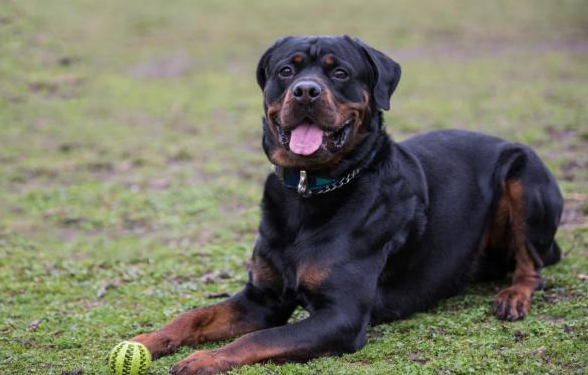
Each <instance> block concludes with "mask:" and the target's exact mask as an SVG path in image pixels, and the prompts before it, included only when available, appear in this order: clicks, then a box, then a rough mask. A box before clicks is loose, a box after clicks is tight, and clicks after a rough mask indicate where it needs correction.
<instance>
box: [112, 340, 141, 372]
mask: <svg viewBox="0 0 588 375" xmlns="http://www.w3.org/2000/svg"><path fill="white" fill-rule="evenodd" d="M149 366H151V353H149V350H148V349H147V348H146V347H145V345H143V344H141V343H139V342H134V341H123V342H121V343H120V344H118V345H117V346H115V347H114V348H113V349H112V351H111V352H110V357H108V367H109V368H110V372H111V373H112V375H145V374H146V373H147V369H148V368H149Z"/></svg>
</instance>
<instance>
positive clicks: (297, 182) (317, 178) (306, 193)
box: [274, 151, 376, 198]
mask: <svg viewBox="0 0 588 375" xmlns="http://www.w3.org/2000/svg"><path fill="white" fill-rule="evenodd" d="M375 155H376V152H375V151H373V152H372V153H371V155H370V158H369V160H368V162H367V163H366V164H364V165H363V166H361V167H359V168H356V169H354V170H352V171H351V172H349V173H348V174H347V175H345V176H343V177H340V178H331V177H328V176H325V175H321V174H314V173H311V172H307V171H304V170H299V169H293V168H282V167H279V166H277V165H274V173H275V174H276V175H277V176H278V177H279V178H280V180H282V182H283V183H284V185H285V186H286V187H287V188H288V189H295V190H296V191H297V192H298V194H300V195H301V196H303V197H304V198H308V197H310V196H311V195H315V194H324V193H328V192H330V191H333V190H336V189H338V188H340V187H341V186H344V185H347V184H348V183H349V182H350V181H351V180H353V178H355V176H357V175H358V174H359V172H360V171H361V170H362V169H364V168H365V167H366V166H368V165H369V164H370V163H371V162H372V160H373V159H374V156H375Z"/></svg>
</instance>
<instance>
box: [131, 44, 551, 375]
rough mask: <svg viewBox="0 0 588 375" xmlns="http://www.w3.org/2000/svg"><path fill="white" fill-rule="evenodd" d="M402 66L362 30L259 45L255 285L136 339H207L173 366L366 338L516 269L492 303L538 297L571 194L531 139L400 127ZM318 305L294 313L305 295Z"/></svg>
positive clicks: (205, 368)
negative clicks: (261, 163) (260, 177)
mask: <svg viewBox="0 0 588 375" xmlns="http://www.w3.org/2000/svg"><path fill="white" fill-rule="evenodd" d="M399 80H400V66H399V65H398V64H397V63H396V62H394V61H393V60H392V59H390V58H389V57H388V56H386V55H384V54H383V53H382V52H379V51H377V50H375V49H373V48H371V47H369V46H367V45H366V44H364V43H362V42H361V41H359V40H357V39H353V38H350V37H347V36H343V37H286V38H283V39H280V40H278V41H277V42H276V43H275V44H274V45H273V46H272V47H271V48H269V49H268V50H267V51H266V52H265V53H264V54H263V56H262V57H261V60H260V61H259V66H258V68H257V81H258V82H259V85H260V86H261V88H262V89H263V94H264V112H265V116H264V118H263V149H264V151H265V153H266V154H267V157H268V158H269V160H270V161H271V163H273V164H274V165H275V173H272V174H270V175H269V176H268V178H267V181H266V183H265V190H264V193H263V198H262V202H261V207H262V218H261V223H260V225H259V237H258V239H257V242H256V243H255V247H254V250H253V257H252V260H251V269H250V272H249V281H248V282H247V285H246V286H245V288H244V289H243V290H242V291H240V292H239V293H237V294H235V295H234V296H232V297H231V298H229V299H228V300H226V301H224V302H221V303H219V304H216V305H212V306H208V307H203V308H199V309H195V310H192V311H188V312H186V313H184V314H182V315H180V316H178V317H177V318H176V319H175V320H174V321H172V322H171V323H169V324H168V325H166V326H165V327H163V328H162V329H160V330H157V331H155V332H152V333H147V334H142V335H139V336H137V337H135V338H134V339H133V340H136V341H139V342H142V343H143V344H145V345H146V346H147V348H149V350H150V351H151V353H152V354H153V355H154V357H160V356H162V355H165V354H168V353H170V352H173V351H174V350H175V349H177V348H178V347H179V346H182V345H197V344H199V343H203V342H207V341H215V340H223V339H226V338H229V337H233V336H237V335H243V336H241V337H240V338H239V339H237V340H235V341H234V342H232V343H231V344H229V345H227V346H224V347H221V348H219V349H215V350H203V351H197V352H195V353H193V354H192V355H190V356H189V357H187V358H186V359H184V360H183V361H181V362H179V363H178V364H177V365H175V366H174V367H173V368H172V369H171V371H170V374H174V375H180V374H182V375H187V374H212V373H217V372H222V371H225V370H227V369H230V368H232V367H235V366H241V365H245V364H250V363H255V362H260V361H268V360H271V361H286V360H296V361H300V360H306V359H309V358H312V357H317V356H324V355H336V354H340V353H348V352H353V351H355V350H358V349H359V348H361V347H362V346H363V345H365V344H366V329H367V327H368V325H370V324H379V323H383V322H390V321H393V320H396V319H401V318H403V317H406V316H408V315H410V314H412V313H414V312H416V311H422V310H424V309H426V308H427V307H430V306H431V305H433V304H435V303H436V302H438V301H439V300H440V299H443V298H447V297H450V296H453V295H455V294H457V293H459V292H460V291H461V290H463V289H464V286H465V285H466V284H467V283H470V282H475V281H478V280H491V279H497V278H502V277H504V276H505V275H506V274H507V273H509V272H511V271H514V275H513V280H512V284H511V285H510V286H509V287H507V288H505V289H503V290H502V291H500V292H499V293H498V294H497V295H496V299H495V301H494V306H493V313H494V314H495V315H496V316H497V317H498V318H500V319H505V320H518V319H522V318H524V317H525V315H526V314H528V313H529V308H530V304H531V294H532V293H533V291H534V290H535V289H536V288H537V287H539V286H540V285H541V277H540V270H541V268H542V267H544V266H547V265H550V264H553V263H555V262H557V261H558V260H559V259H560V249H559V248H558V245H557V244H556V242H555V241H554V236H555V232H556V229H557V226H558V224H559V221H560V216H561V212H562V205H563V203H562V196H561V194H560V191H559V189H558V186H557V184H556V182H555V180H554V178H553V176H552V175H551V174H550V173H549V171H548V170H547V168H546V167H545V165H544V164H543V163H542V162H541V160H540V159H539V158H538V157H537V155H536V154H535V153H534V152H533V151H532V150H531V149H530V148H529V147H527V146H524V145H521V144H518V143H511V142H507V141H504V140H501V139H499V138H495V137H491V136H487V135H483V134H478V133H471V132H466V131H458V130H450V131H435V132H431V133H427V134H422V135H418V136H415V137H412V138H410V139H408V140H406V141H404V142H400V143H395V142H394V141H393V140H392V139H391V138H390V136H389V135H388V134H387V132H386V129H385V128H384V125H383V114H382V111H383V110H388V109H389V107H390V97H391V95H392V93H393V92H394V90H395V88H396V86H397V85H398V81H399ZM299 305H301V306H303V307H304V308H305V309H306V310H308V312H309V316H308V318H306V319H304V320H301V321H298V322H296V323H293V324H287V322H288V319H289V317H290V315H291V314H292V312H293V311H294V309H295V308H296V307H297V306H299Z"/></svg>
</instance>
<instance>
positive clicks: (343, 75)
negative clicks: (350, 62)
mask: <svg viewBox="0 0 588 375" xmlns="http://www.w3.org/2000/svg"><path fill="white" fill-rule="evenodd" d="M331 76H332V77H333V78H335V79H339V80H346V79H347V78H349V74H348V73H347V72H346V71H345V70H344V69H341V68H339V69H336V70H335V71H334V72H333V74H331Z"/></svg>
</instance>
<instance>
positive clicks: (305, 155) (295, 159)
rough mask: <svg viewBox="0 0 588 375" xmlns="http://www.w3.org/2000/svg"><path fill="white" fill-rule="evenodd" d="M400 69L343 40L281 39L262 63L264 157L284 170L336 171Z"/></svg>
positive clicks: (386, 99)
mask: <svg viewBox="0 0 588 375" xmlns="http://www.w3.org/2000/svg"><path fill="white" fill-rule="evenodd" d="M399 79H400V65H398V64H397V63H396V62H394V61H393V60H392V59H391V58H389V57H388V56H386V55H384V54H383V53H382V52H380V51H377V50H375V49H373V48H371V47H369V46H367V45H366V44H364V43H363V42H361V41H359V40H358V39H353V38H350V37H348V36H342V37H333V36H321V37H285V38H282V39H279V40H278V41H276V42H275V44H274V45H273V46H271V47H270V48H269V49H268V50H267V51H266V52H265V53H264V54H263V56H262V57H261V59H260V61H259V64H258V67H257V82H258V83H259V86H260V87H261V88H262V90H263V93H264V110H265V118H264V140H263V146H264V150H265V152H266V154H267V156H268V158H269V159H270V161H271V162H272V163H274V164H276V165H279V166H281V167H287V168H300V169H309V170H318V169H326V168H329V167H331V166H334V165H337V163H339V162H340V161H341V160H342V159H343V158H344V157H345V156H346V155H347V154H349V153H351V152H352V151H353V150H354V149H355V148H356V147H357V146H358V145H359V144H361V143H362V140H363V139H365V138H366V137H369V135H370V133H373V132H375V131H377V126H376V125H378V124H376V125H374V124H373V122H374V121H372V120H373V119H374V118H375V117H374V115H375V114H377V113H378V112H379V111H381V110H387V109H389V107H390V97H391V95H392V93H393V92H394V89H395V88H396V86H397V85H398V81H399Z"/></svg>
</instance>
